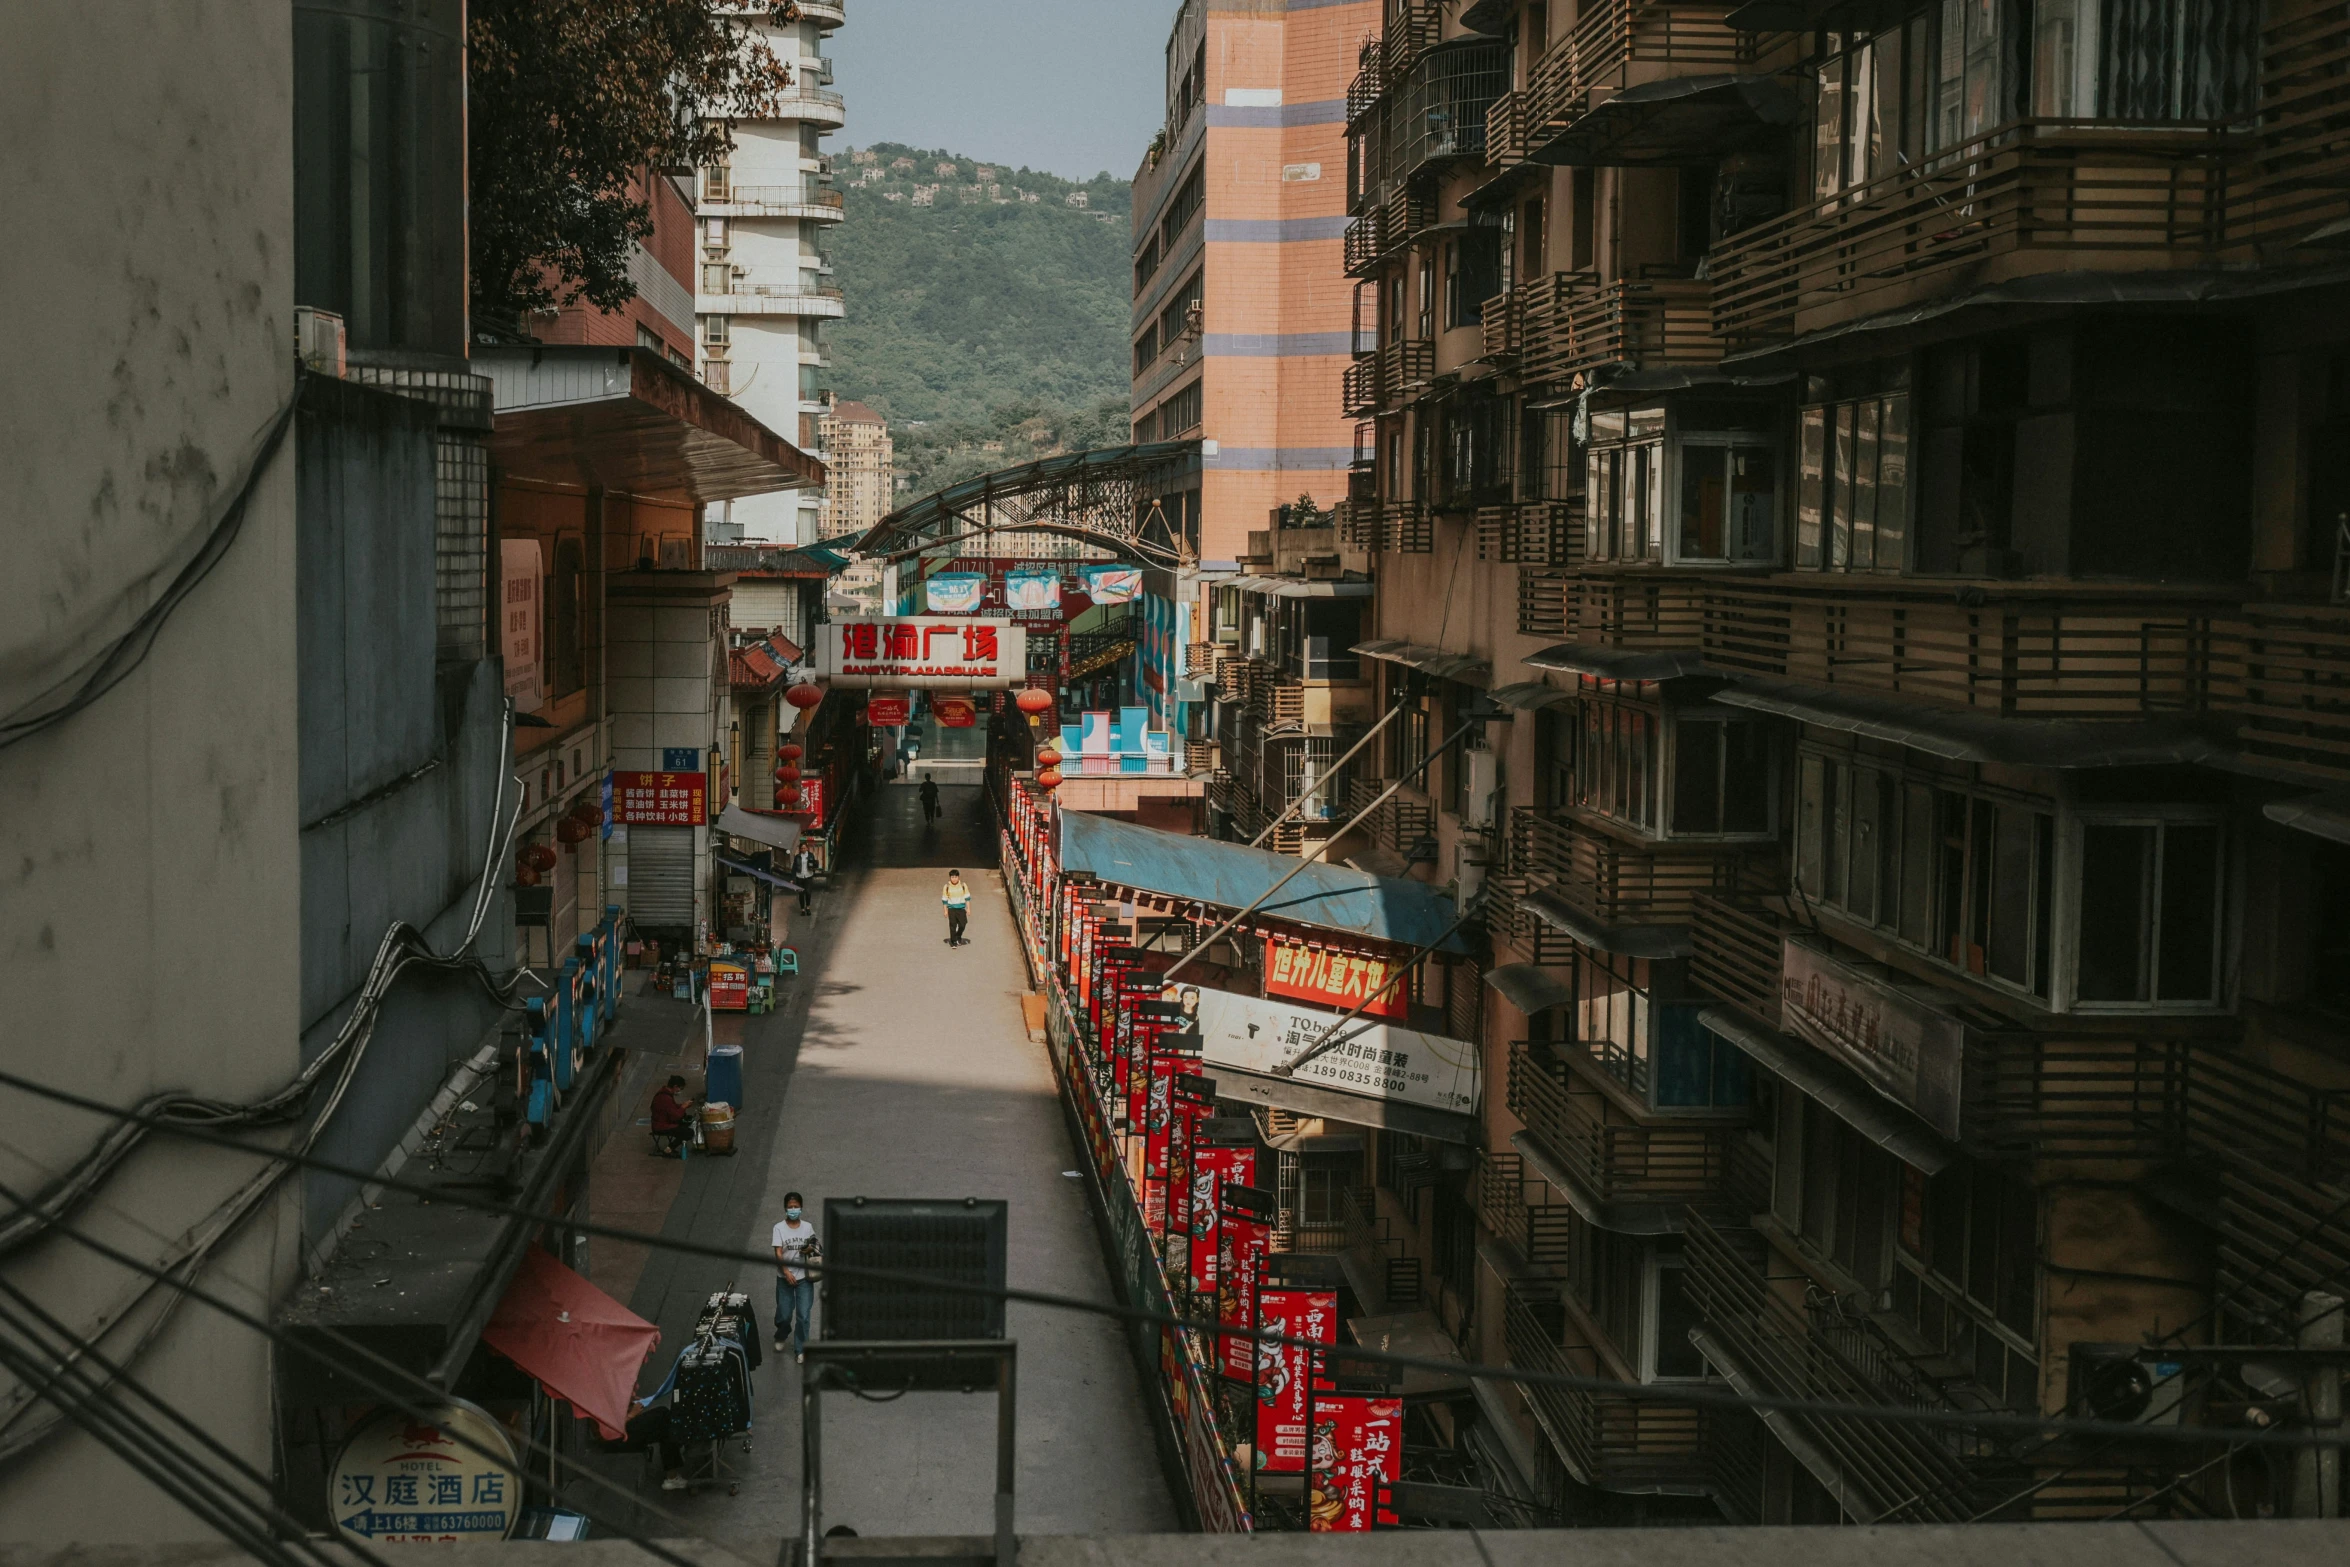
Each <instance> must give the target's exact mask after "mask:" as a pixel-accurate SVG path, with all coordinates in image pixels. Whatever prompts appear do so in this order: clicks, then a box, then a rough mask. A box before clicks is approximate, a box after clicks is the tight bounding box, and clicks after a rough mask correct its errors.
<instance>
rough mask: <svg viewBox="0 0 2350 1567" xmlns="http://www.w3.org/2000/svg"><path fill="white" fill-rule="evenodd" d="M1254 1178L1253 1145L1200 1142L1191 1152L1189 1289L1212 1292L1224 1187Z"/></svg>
mask: <svg viewBox="0 0 2350 1567" xmlns="http://www.w3.org/2000/svg"><path fill="white" fill-rule="evenodd" d="M1256 1178H1257V1151H1256V1150H1255V1149H1254V1148H1226V1147H1222V1146H1218V1145H1214V1144H1203V1145H1200V1146H1197V1147H1195V1148H1193V1149H1192V1152H1191V1262H1190V1274H1191V1292H1192V1294H1193V1295H1195V1296H1210V1295H1213V1294H1215V1293H1216V1280H1217V1278H1218V1261H1217V1252H1218V1250H1219V1248H1220V1247H1221V1245H1222V1236H1223V1205H1224V1188H1225V1187H1227V1186H1246V1185H1248V1184H1249V1183H1251V1182H1252V1181H1254V1180H1255V1179H1256Z"/></svg>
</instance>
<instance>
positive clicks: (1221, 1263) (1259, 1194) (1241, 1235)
mask: <svg viewBox="0 0 2350 1567" xmlns="http://www.w3.org/2000/svg"><path fill="white" fill-rule="evenodd" d="M1252 1151H1253V1150H1252ZM1252 1163H1253V1161H1252ZM1276 1202H1277V1199H1276V1198H1275V1197H1274V1194H1273V1193H1271V1192H1269V1191H1267V1190H1265V1189H1264V1188H1263V1187H1261V1186H1240V1185H1230V1186H1226V1187H1225V1188H1224V1190H1223V1191H1222V1193H1221V1194H1219V1196H1218V1197H1217V1219H1216V1323H1217V1325H1218V1326H1219V1327H1226V1328H1234V1329H1238V1330H1239V1332H1238V1333H1227V1334H1223V1335H1221V1336H1219V1338H1218V1339H1217V1343H1218V1344H1219V1346H1221V1347H1220V1348H1219V1349H1218V1351H1217V1355H1216V1369H1217V1370H1218V1371H1220V1372H1222V1373H1223V1374H1224V1375H1225V1376H1226V1377H1229V1378H1230V1379H1231V1380H1233V1381H1235V1382H1250V1381H1254V1380H1255V1378H1256V1374H1257V1355H1256V1340H1255V1339H1253V1338H1249V1337H1247V1336H1246V1335H1247V1333H1248V1331H1249V1330H1250V1329H1252V1328H1254V1327H1255V1326H1256V1320H1257V1266H1258V1264H1260V1263H1261V1262H1263V1261H1264V1257H1265V1242H1266V1239H1267V1238H1268V1237H1269V1236H1271V1235H1272V1233H1273V1215H1274V1212H1275V1208H1276Z"/></svg>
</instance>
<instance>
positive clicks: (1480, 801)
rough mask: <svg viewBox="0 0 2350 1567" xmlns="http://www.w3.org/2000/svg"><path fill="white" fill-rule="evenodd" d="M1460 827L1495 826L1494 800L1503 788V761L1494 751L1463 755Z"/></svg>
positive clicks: (1466, 752) (1463, 753)
mask: <svg viewBox="0 0 2350 1567" xmlns="http://www.w3.org/2000/svg"><path fill="white" fill-rule="evenodd" d="M1461 768H1462V774H1461V825H1462V826H1463V827H1469V828H1478V827H1491V826H1492V825H1493V797H1494V794H1495V793H1496V792H1497V790H1498V789H1499V787H1500V782H1501V758H1500V757H1499V756H1498V755H1497V754H1496V753H1494V752H1492V751H1463V752H1462V753H1461Z"/></svg>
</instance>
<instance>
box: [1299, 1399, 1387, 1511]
mask: <svg viewBox="0 0 2350 1567" xmlns="http://www.w3.org/2000/svg"><path fill="white" fill-rule="evenodd" d="M1402 1477H1403V1400H1402V1399H1400V1398H1366V1397H1364V1396H1362V1395H1361V1394H1358V1393H1316V1394H1315V1395H1314V1455H1313V1468H1312V1471H1311V1473H1309V1474H1308V1476H1307V1484H1306V1527H1307V1528H1308V1529H1313V1530H1317V1531H1320V1532H1322V1533H1325V1534H1331V1533H1348V1532H1352V1531H1356V1530H1363V1529H1369V1528H1371V1527H1373V1526H1374V1525H1375V1524H1392V1523H1394V1522H1396V1517H1395V1514H1394V1513H1393V1512H1392V1511H1389V1510H1387V1509H1383V1508H1381V1507H1380V1506H1379V1493H1380V1491H1381V1490H1382V1489H1385V1488H1388V1487H1392V1486H1393V1485H1394V1484H1395V1482H1396V1481H1397V1480H1399V1479H1401V1478H1402Z"/></svg>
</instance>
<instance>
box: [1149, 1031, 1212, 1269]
mask: <svg viewBox="0 0 2350 1567" xmlns="http://www.w3.org/2000/svg"><path fill="white" fill-rule="evenodd" d="M1198 1063H1199V1036H1198V1035H1197V1034H1159V1035H1158V1036H1157V1037H1156V1038H1154V1039H1153V1040H1152V1041H1151V1055H1150V1079H1149V1085H1148V1091H1147V1092H1146V1094H1145V1096H1144V1101H1143V1122H1142V1132H1143V1139H1142V1185H1143V1220H1144V1222H1145V1223H1146V1224H1147V1225H1148V1226H1149V1227H1150V1229H1151V1231H1152V1233H1154V1234H1158V1235H1164V1234H1166V1233H1167V1207H1168V1204H1169V1202H1170V1201H1171V1200H1172V1199H1171V1197H1170V1195H1169V1193H1168V1189H1167V1187H1168V1177H1169V1175H1170V1174H1171V1172H1172V1170H1173V1168H1174V1161H1173V1158H1172V1152H1173V1149H1174V1145H1175V1079H1176V1078H1178V1077H1181V1076H1183V1075H1185V1074H1186V1073H1188V1072H1189V1071H1190V1069H1191V1068H1192V1067H1194V1066H1196V1065H1197V1064H1198Z"/></svg>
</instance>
